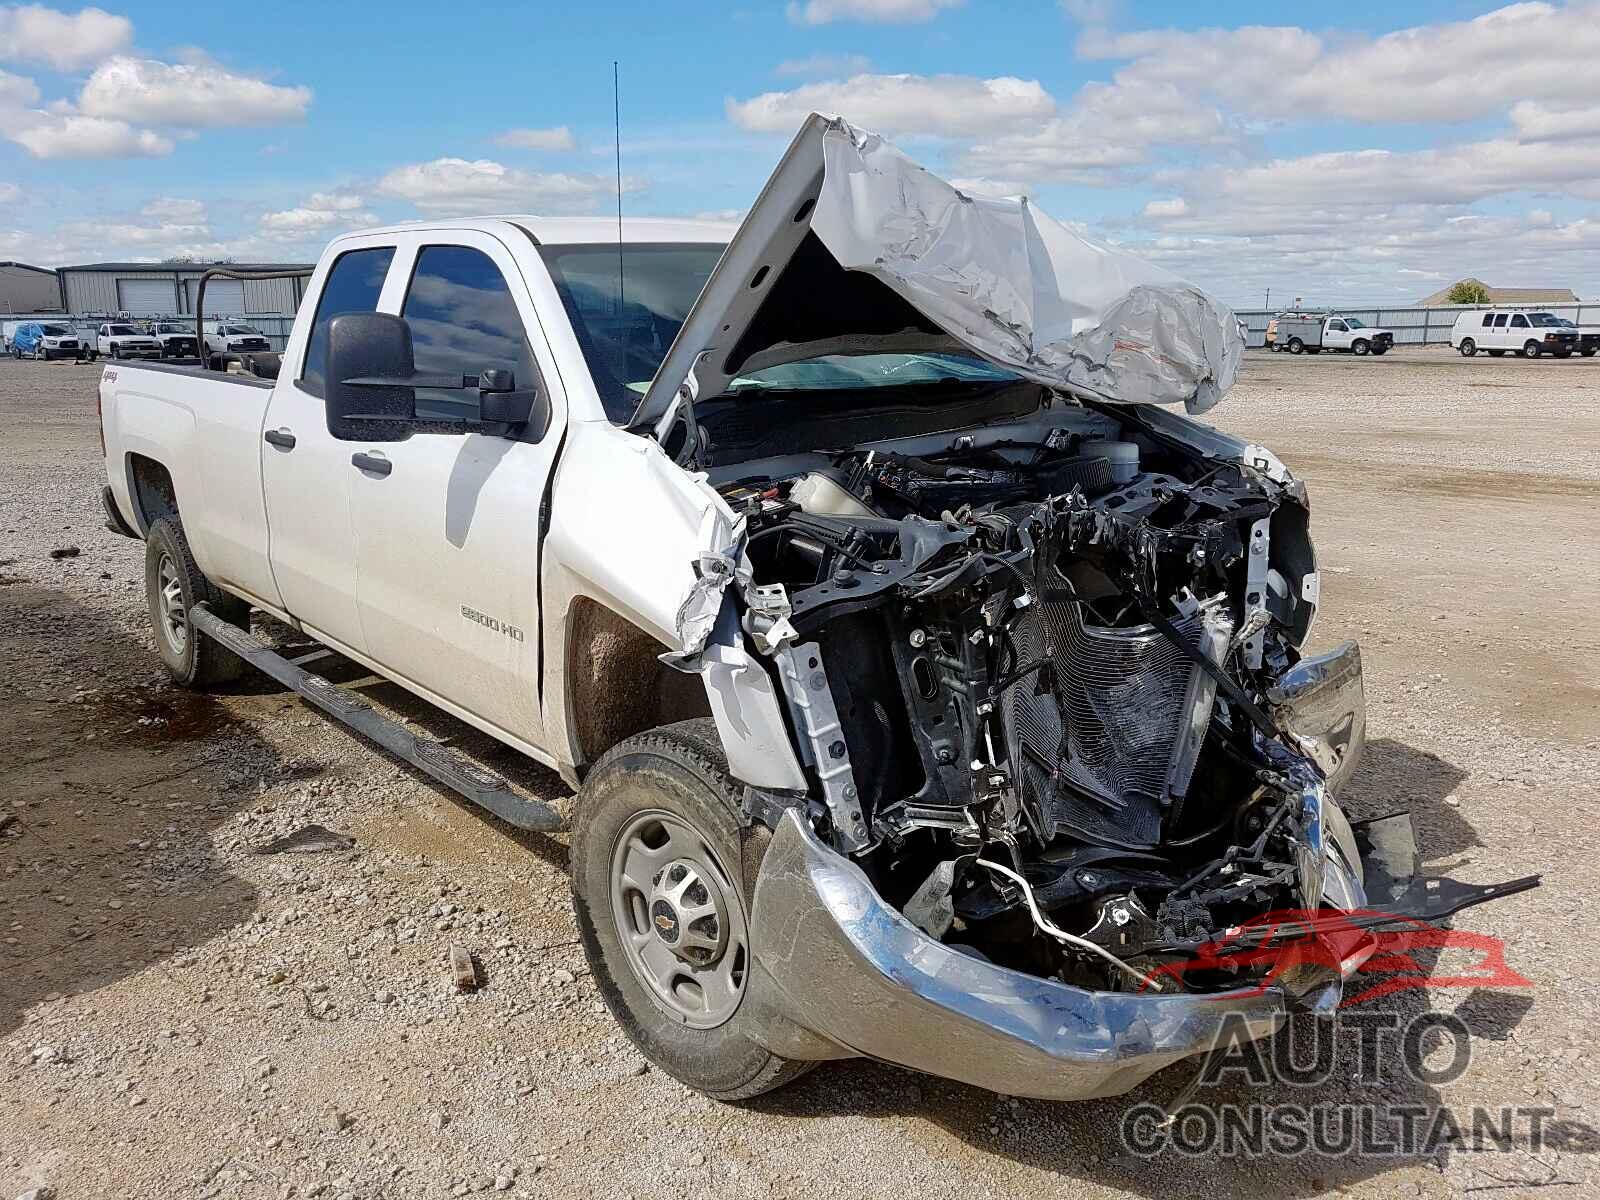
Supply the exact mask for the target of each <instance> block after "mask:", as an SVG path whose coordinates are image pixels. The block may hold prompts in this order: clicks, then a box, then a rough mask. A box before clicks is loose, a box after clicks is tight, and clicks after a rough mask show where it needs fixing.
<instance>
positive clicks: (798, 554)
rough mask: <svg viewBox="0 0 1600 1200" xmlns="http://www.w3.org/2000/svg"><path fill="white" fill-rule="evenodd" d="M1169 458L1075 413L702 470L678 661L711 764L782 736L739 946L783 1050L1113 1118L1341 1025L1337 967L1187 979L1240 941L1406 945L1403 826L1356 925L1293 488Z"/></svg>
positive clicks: (752, 801)
mask: <svg viewBox="0 0 1600 1200" xmlns="http://www.w3.org/2000/svg"><path fill="white" fill-rule="evenodd" d="M1046 412H1049V406H1048V405H1047V406H1046ZM1174 428H1175V427H1174V426H1173V425H1172V424H1171V421H1170V419H1169V420H1168V421H1167V422H1165V429H1164V430H1163V429H1158V428H1157V423H1155V422H1146V421H1145V420H1144V419H1143V418H1142V417H1141V416H1140V415H1139V414H1138V413H1136V412H1134V413H1130V412H1126V411H1116V410H1110V409H1104V410H1100V409H1095V408H1093V407H1081V406H1064V407H1059V408H1057V409H1056V410H1055V411H1054V412H1053V414H1050V415H1049V416H1047V417H1045V418H1041V419H1036V420H1035V421H1032V422H1022V423H1019V424H1017V425H1014V426H1011V427H1005V426H997V427H993V428H988V429H981V430H976V431H971V432H965V433H960V434H955V435H950V436H945V437H937V438H924V439H920V440H918V441H917V442H916V445H915V449H914V451H912V450H892V449H885V448H873V449H866V450H858V451H851V452H846V453H824V452H819V453H810V454H802V455H789V456H786V457H785V458H783V459H782V460H778V461H776V462H769V463H764V464H746V465H744V466H740V467H737V468H730V469H729V470H727V471H724V472H717V473H714V474H720V475H722V476H723V478H722V479H721V480H720V482H718V483H717V484H716V486H717V489H718V491H719V492H720V493H721V494H722V496H723V498H724V499H725V501H726V502H727V504H728V506H729V508H730V510H731V511H732V512H733V513H734V514H735V516H736V526H735V527H734V529H733V530H732V531H731V534H730V540H731V544H730V545H729V546H728V547H726V548H725V551H724V552H723V553H722V554H720V555H715V554H708V555H707V556H706V557H705V558H704V559H703V560H702V566H701V574H702V584H703V586H702V587H701V588H699V589H698V590H697V602H691V603H690V604H688V605H686V607H685V612H684V614H683V616H684V618H685V624H684V629H685V632H686V633H688V634H689V635H690V636H689V637H688V638H687V639H686V640H687V641H690V642H696V641H697V642H698V643H699V651H698V653H694V652H691V653H690V654H688V655H687V656H679V661H680V663H681V664H682V665H685V666H689V667H692V668H696V669H700V670H703V671H705V672H706V673H707V679H708V684H711V685H712V687H711V691H712V695H713V707H714V708H715V709H716V710H717V712H718V716H719V720H720V723H721V724H722V726H723V728H724V731H725V739H726V738H729V737H735V738H743V737H745V736H751V737H756V738H758V739H759V738H763V737H764V738H766V739H767V741H768V742H769V743H771V744H774V745H775V744H776V743H777V741H778V739H781V738H784V737H785V736H786V737H787V739H788V740H789V744H790V745H792V746H793V747H794V748H795V751H796V758H797V759H798V762H799V765H800V768H801V770H800V772H799V775H800V778H799V779H797V780H796V783H797V786H794V787H787V788H785V787H771V786H764V787H751V788H749V789H748V791H747V809H748V815H749V816H750V818H751V819H752V820H754V821H759V822H761V823H763V824H766V825H768V826H769V827H770V828H771V829H772V830H773V838H772V843H771V848H770V850H769V851H768V855H767V858H766V860H765V862H764V865H763V867H762V871H761V877H760V880H759V882H758V885H757V888H756V893H755V903H754V911H753V914H752V919H753V931H752V937H753V948H754V954H755V959H756V967H755V973H754V979H755V981H756V984H755V986H756V987H757V992H758V994H759V995H762V996H764V997H765V999H764V1000H763V1001H761V1002H763V1003H765V1004H767V1005H768V1006H769V1007H770V1008H771V1009H772V1010H773V1012H774V1014H776V1015H777V1016H778V1017H781V1018H783V1020H779V1021H777V1022H776V1025H775V1028H778V1029H780V1030H783V1029H786V1030H787V1031H788V1032H787V1033H778V1034H775V1035H774V1037H775V1038H779V1039H783V1040H784V1044H783V1045H782V1047H781V1048H780V1047H774V1049H779V1050H780V1052H782V1053H786V1054H788V1055H790V1056H792V1057H795V1056H797V1057H827V1056H830V1055H834V1054H845V1053H860V1054H868V1055H872V1056H874V1057H878V1058H883V1059H887V1060H890V1061H894V1062H898V1063H902V1064H904V1065H907V1066H911V1067H916V1068H919V1069H922V1070H927V1071H931V1072H935V1073H938V1074H942V1075H947V1076H951V1077H954V1078H959V1079H962V1080H965V1081H967V1082H971V1083H975V1084H978V1085H981V1086H984V1087H989V1088H992V1089H994V1090H997V1091H1003V1092H1008V1093H1012V1094H1025V1095H1033V1096H1040V1097H1050V1098H1060V1099H1066V1098H1074V1097H1085V1096H1094V1095H1107V1094H1114V1093H1117V1092H1121V1091H1125V1090H1127V1089H1128V1088H1129V1087H1132V1086H1134V1085H1135V1084H1137V1083H1138V1082H1139V1081H1140V1080H1142V1079H1143V1078H1145V1077H1146V1076H1148V1075H1149V1074H1150V1073H1151V1072H1153V1071H1155V1070H1158V1069H1160V1068H1161V1067H1162V1066H1164V1065H1166V1064H1168V1063H1170V1062H1173V1061H1175V1060H1177V1059H1180V1058H1183V1057H1186V1056H1189V1055H1192V1054H1196V1053H1201V1052H1204V1051H1205V1050H1207V1049H1209V1048H1210V1046H1211V1045H1212V1044H1213V1042H1214V1040H1215V1038H1216V1037H1217V1036H1218V1035H1219V1033H1220V1032H1221V1031H1222V1030H1223V1029H1224V1026H1225V1024H1227V1023H1229V1022H1232V1023H1233V1024H1232V1026H1231V1028H1232V1029H1233V1030H1234V1031H1235V1033H1237V1032H1239V1031H1243V1032H1245V1033H1246V1034H1248V1035H1249V1036H1264V1035H1266V1034H1268V1033H1270V1032H1272V1031H1273V1030H1274V1029H1275V1028H1276V1027H1277V1025H1278V1024H1279V1022H1280V1021H1281V1019H1282V1017H1283V1014H1284V1013H1285V1012H1286V1011H1288V1009H1290V1008H1292V1007H1295V1006H1303V1007H1311V1008H1316V1009H1319V1010H1327V1009H1329V1008H1331V1007H1333V1006H1335V1005H1336V1004H1337V1002H1338V999H1339V995H1340V988H1341V985H1342V982H1343V980H1344V978H1345V977H1347V976H1348V975H1349V974H1350V972H1351V971H1353V970H1354V969H1356V967H1358V966H1359V964H1360V962H1361V961H1362V958H1363V955H1361V954H1360V953H1359V952H1350V953H1346V954H1344V955H1342V956H1341V958H1340V959H1339V960H1337V961H1325V962H1315V961H1312V962H1299V963H1298V964H1297V966H1296V968H1295V969H1294V970H1290V971H1283V970H1274V969H1273V964H1272V963H1270V962H1269V961H1268V957H1270V956H1257V957H1254V958H1247V959H1241V958H1239V957H1237V956H1236V957H1234V958H1232V959H1229V960H1227V961H1224V962H1215V961H1212V960H1210V959H1208V957H1207V952H1208V951H1207V948H1208V947H1212V946H1214V945H1216V944H1217V943H1218V942H1219V941H1222V940H1225V939H1227V938H1229V937H1230V936H1235V935H1236V934H1237V931H1238V930H1239V929H1241V928H1250V927H1253V926H1254V925H1255V924H1256V923H1258V922H1259V921H1260V919H1261V918H1262V916H1263V914H1268V913H1298V914H1315V913H1317V912H1318V911H1320V910H1324V909H1330V910H1337V911H1341V912H1354V911H1358V910H1359V911H1361V912H1363V913H1366V912H1367V911H1368V910H1369V909H1371V908H1378V907H1383V908H1385V911H1389V912H1393V913H1394V914H1396V916H1405V915H1408V914H1410V915H1422V914H1421V913H1420V911H1417V912H1414V911H1413V910H1414V909H1415V908H1416V904H1422V905H1424V906H1425V905H1426V904H1427V903H1428V901H1427V899H1426V894H1424V893H1417V894H1416V895H1415V896H1413V895H1412V894H1411V893H1408V892H1407V891H1406V889H1405V888H1404V887H1403V886H1402V887H1398V888H1397V887H1396V886H1395V881H1396V879H1399V878H1400V876H1401V870H1400V868H1398V867H1396V866H1395V863H1396V861H1398V860H1399V859H1402V858H1404V849H1403V845H1401V843H1404V842H1405V841H1406V840H1407V839H1409V836H1410V834H1409V825H1408V824H1405V827H1404V828H1403V829H1399V828H1396V826H1395V825H1394V823H1393V822H1391V823H1390V824H1389V825H1388V826H1387V827H1386V829H1385V837H1386V839H1387V843H1386V844H1387V849H1386V851H1385V855H1386V857H1385V858H1384V865H1383V867H1382V870H1383V880H1384V890H1383V892H1382V894H1381V896H1372V895H1370V894H1369V889H1368V886H1367V872H1368V869H1369V868H1368V866H1367V865H1366V862H1365V861H1364V859H1365V860H1369V861H1370V859H1371V851H1370V849H1369V848H1368V847H1366V846H1365V845H1364V840H1363V837H1362V836H1361V833H1362V830H1360V829H1353V828H1352V826H1351V824H1350V822H1349V821H1348V820H1347V819H1346V817H1345V815H1344V813H1343V812H1342V811H1341V809H1340V807H1339V803H1338V798H1337V797H1338V792H1339V789H1340V787H1341V786H1342V785H1343V783H1344V782H1345V781H1346V780H1347V779H1348V778H1349V776H1350V774H1351V772H1352V771H1353V770H1354V769H1355V767H1356V765H1357V763H1358V762H1359V760H1360V757H1361V752H1362V747H1363V743H1364V740H1365V716H1364V701H1363V694H1362V679H1361V658H1360V652H1359V650H1358V648H1357V647H1356V646H1355V644H1354V643H1346V644H1344V645H1343V646H1340V647H1338V648H1336V649H1335V650H1333V651H1332V652H1330V653H1326V654H1321V655H1315V656H1306V655H1304V654H1303V653H1302V647H1303V646H1304V644H1305V641H1306V638H1307V636H1308V634H1309V631H1310V628H1311V624H1312V621H1313V618H1314V616H1315V611H1316V605H1317V600H1318V588H1317V583H1318V575H1317V571H1316V564H1315V559H1314V556H1313V552H1312V547H1311V542H1310V538H1309V534H1308V510H1307V500H1306V495H1305V491H1304V488H1303V487H1302V486H1301V485H1300V484H1299V483H1298V482H1297V481H1296V480H1295V479H1294V478H1293V477H1292V476H1291V475H1289V474H1288V473H1287V472H1286V471H1285V470H1283V468H1282V466H1281V464H1278V463H1277V461H1276V460H1275V459H1272V458H1271V456H1270V455H1266V454H1264V453H1262V452H1260V451H1257V450H1255V449H1254V448H1243V447H1237V446H1236V447H1235V448H1236V450H1237V451H1238V453H1237V455H1236V456H1235V457H1231V458H1229V457H1223V456H1222V455H1220V454H1218V453H1216V452H1215V451H1216V449H1217V447H1216V446H1212V447H1210V451H1211V452H1204V451H1202V450H1201V449H1198V448H1197V447H1196V446H1195V445H1191V444H1186V443H1185V442H1184V441H1181V440H1179V439H1178V438H1176V437H1174V436H1172V432H1173V430H1174ZM1196 428H1198V427H1196ZM1205 433H1206V435H1207V436H1209V437H1212V438H1215V437H1216V436H1217V435H1215V434H1213V433H1211V431H1205ZM730 662H734V663H736V664H737V670H735V671H733V672H732V673H730V671H729V669H728V664H729V663H730ZM773 712H776V713H779V714H781V717H782V722H783V727H782V728H774V727H773V726H774V722H773V720H772V719H771V718H770V716H769V717H768V718H767V719H766V720H763V719H762V718H761V715H760V714H761V713H768V714H770V713H773ZM786 748H787V747H785V749H786ZM737 757H738V755H737V749H734V750H730V759H731V760H737ZM1399 820H1400V821H1401V822H1402V823H1405V822H1404V818H1399ZM1397 845H1398V846H1400V848H1399V849H1397ZM1413 853H1414V851H1413ZM1411 869H1414V862H1413V863H1412V865H1411V867H1410V868H1408V870H1411ZM1404 882H1408V879H1406V880H1402V883H1404ZM1469 891H1470V890H1469ZM1494 894H1499V893H1494ZM1453 895H1454V896H1455V898H1456V900H1457V901H1458V903H1457V904H1456V905H1455V907H1461V906H1463V905H1464V904H1467V903H1476V902H1478V900H1481V899H1487V898H1490V896H1489V894H1480V893H1478V892H1470V894H1468V893H1453ZM1408 897H1409V898H1408ZM1412 900H1415V901H1416V904H1413V903H1412ZM1408 905H1409V907H1408ZM1436 916H1437V914H1431V915H1429V916H1428V917H1427V919H1435V917H1436ZM1362 923H1363V927H1366V926H1368V925H1372V924H1375V922H1374V921H1372V919H1371V918H1370V917H1369V916H1363V918H1362ZM1241 964H1243V965H1241ZM807 1038H810V1039H812V1040H811V1041H810V1042H807V1041H806V1039H807ZM797 1040H798V1044H800V1045H801V1049H798V1050H797V1048H796V1045H797ZM807 1047H809V1048H807Z"/></svg>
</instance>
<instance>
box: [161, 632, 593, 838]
mask: <svg viewBox="0 0 1600 1200" xmlns="http://www.w3.org/2000/svg"><path fill="white" fill-rule="evenodd" d="M189 620H190V621H191V622H192V623H193V624H194V627H195V628H196V629H197V630H199V631H200V632H201V633H204V634H205V635H206V636H207V637H209V638H212V639H214V640H215V641H218V642H220V643H222V645H224V646H225V647H227V648H228V649H229V650H231V651H232V652H233V653H234V654H237V655H238V656H239V657H240V658H242V659H244V660H245V662H247V663H249V664H250V665H251V666H252V667H255V668H256V669H257V670H259V671H263V672H265V673H266V674H268V675H270V676H272V678H274V679H276V680H277V681H278V682H279V683H281V684H283V685H284V686H285V687H287V688H292V689H293V690H294V691H296V692H298V693H300V696H301V697H302V698H303V699H304V700H305V701H306V702H307V703H309V704H311V705H312V706H314V707H316V708H319V709H321V710H322V711H323V712H325V713H327V714H328V716H330V717H332V718H333V719H334V720H335V721H338V722H339V723H341V724H342V725H345V726H348V727H349V728H350V729H353V730H355V731H356V732H357V733H359V734H361V735H362V736H363V737H365V738H369V739H371V740H372V741H374V742H377V743H378V745H380V746H382V747H383V748H384V749H385V750H387V751H389V753H390V754H393V755H394V756H395V757H397V758H403V759H405V761H406V762H408V763H410V764H411V765H412V766H414V767H416V768H417V769H418V770H421V771H426V772H427V773H428V774H429V775H432V776H433V777H434V778H435V779H437V780H438V781H439V782H440V783H442V784H444V785H445V787H447V788H449V789H451V790H452V791H454V792H459V793H460V794H461V795H463V796H465V797H466V798H467V799H468V800H471V801H472V802H473V803H474V804H476V805H479V806H480V807H482V808H486V809H488V810H489V811H490V812H492V813H493V814H494V815H495V816H497V817H499V818H500V819H501V820H502V821H505V822H507V823H508V824H511V825H515V826H517V828H519V829H531V830H533V831H534V832H536V833H555V832H557V831H559V830H561V829H563V828H565V825H564V824H563V822H562V820H561V815H560V814H559V813H557V812H556V811H555V809H553V808H551V807H550V806H549V805H547V804H540V803H539V802H538V801H537V800H529V799H528V798H527V797H525V796H521V795H519V794H517V793H516V792H514V791H512V790H511V785H510V784H509V783H507V782H506V780H505V779H503V778H502V777H501V776H499V775H497V774H495V773H494V772H493V771H489V770H485V769H484V768H483V767H480V766H478V765H477V764H476V763H471V762H468V761H467V760H466V759H464V758H462V757H461V756H460V755H459V754H456V753H455V752H454V751H453V750H451V749H449V748H448V747H446V746H442V745H440V744H439V743H438V742H435V741H430V740H429V739H427V738H419V737H417V736H416V735H415V734H414V733H412V732H411V731H410V730H409V729H407V728H406V727H405V726H403V725H401V724H399V723H398V722H395V721H391V720H389V718H388V717H385V716H382V715H381V714H379V713H378V712H377V711H376V710H374V709H373V707H372V705H370V704H368V703H367V702H366V701H365V700H363V699H362V698H361V697H360V696H357V695H353V694H352V693H350V692H347V691H345V690H344V689H343V688H340V687H337V686H335V685H334V684H331V683H329V682H328V681H327V680H326V679H324V678H323V677H322V676H320V675H313V674H312V673H311V672H310V671H307V670H304V669H303V668H301V667H298V666H296V665H295V664H294V663H292V662H290V661H289V660H288V659H287V658H284V657H283V656H282V655H281V654H278V653H277V652H276V651H274V650H271V649H269V648H268V647H266V646H263V645H262V644H261V643H260V642H258V641H256V639H255V638H254V637H252V636H251V635H250V634H249V633H247V632H246V631H245V630H243V629H240V628H239V627H238V626H237V625H230V624H228V622H226V621H224V620H223V619H222V618H221V617H219V616H217V615H216V613H214V612H212V611H211V610H210V609H209V608H207V607H206V606H205V605H204V604H196V605H195V606H194V607H193V608H191V609H190V610H189Z"/></svg>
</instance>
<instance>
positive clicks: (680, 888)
mask: <svg viewBox="0 0 1600 1200" xmlns="http://www.w3.org/2000/svg"><path fill="white" fill-rule="evenodd" d="M577 808H578V819H577V827H576V829H575V830H574V832H573V838H572V892H573V909H574V911H575V912H576V915H577V919H578V933H579V936H580V938H581V939H582V942H583V952H584V955H585V957H587V959H588V960H589V968H590V970H591V972H592V973H593V975H594V980H595V983H596V985H597V986H598V987H599V989H600V995H601V998H602V999H604V1000H605V1003H606V1007H607V1008H609V1009H610V1010H611V1015H612V1016H613V1017H615V1018H616V1020H617V1023H618V1024H619V1025H621V1026H622V1029H623V1032H624V1033H626V1034H627V1035H628V1037H629V1039H630V1040H631V1041H632V1042H633V1044H634V1045H635V1046H636V1047H638V1049H639V1052H640V1053H641V1054H643V1055H644V1056H645V1058H647V1059H648V1060H649V1061H650V1062H651V1063H653V1064H655V1066H657V1067H659V1068H660V1069H661V1070H663V1071H665V1072H666V1073H667V1074H668V1075H671V1076H672V1077H673V1078H674V1079H677V1080H679V1081H680V1082H682V1083H684V1084H686V1085H687V1086H689V1087H691V1088H694V1089H695V1090H696V1091H699V1092H704V1093H705V1094H706V1095H708V1096H711V1097H713V1098H715V1099H718V1100H743V1099H747V1098H749V1097H751V1096H759V1095H761V1094H762V1093H763V1092H770V1091H772V1090H773V1089H775V1088H779V1087H782V1086H784V1085H785V1084H787V1083H790V1082H791V1081H793V1080H795V1079H797V1078H799V1077H800V1076H801V1075H802V1074H804V1073H805V1072H806V1070H807V1069H809V1068H810V1066H811V1065H812V1064H810V1063H807V1062H794V1061H790V1060H788V1059H784V1058H779V1057H778V1056H777V1055H775V1054H772V1053H770V1052H769V1051H767V1050H766V1049H765V1048H764V1047H762V1046H761V1045H760V1043H759V1042H758V1040H757V1039H758V1037H759V1036H760V1034H761V1031H762V1026H761V1022H760V1017H759V1016H758V1015H757V1012H756V1006H755V1005H754V1004H751V1003H746V1002H745V999H746V997H745V986H746V983H747V981H748V979H749V976H750V971H751V966H752V964H751V947H750V937H749V929H750V904H751V900H752V898H753V895H754V890H755V879H756V873H757V870H758V869H759V867H760V865H761V859H762V857H763V855H765V853H766V848H767V845H768V842H769V841H770V834H769V833H768V832H767V830H766V829H765V828H763V827H760V826H754V827H749V828H745V827H742V826H741V825H740V822H739V819H738V817H737V815H736V814H737V812H738V808H739V789H738V787H737V785H736V784H735V783H734V781H733V779H732V777H731V776H730V775H729V774H728V763H727V758H726V756H725V755H724V754H723V751H722V744H721V741H720V740H719V739H718V737H717V731H716V725H715V723H714V722H712V721H711V720H710V719H708V718H699V719H697V720H693V721H680V722H678V723H677V724H674V725H666V726H663V727H662V728H660V729H655V730H651V731H650V732H648V733H641V734H638V735H636V736H634V737H631V738H628V739H627V740H626V741H624V742H621V743H620V744H618V745H616V746H614V747H612V748H611V750H609V751H607V753H606V754H605V755H604V756H603V757H602V758H601V759H600V761H599V762H598V763H596V764H595V767H594V769H593V770H592V771H591V772H590V773H589V776H588V778H587V779H586V780H585V781H584V785H583V789H582V791H581V792H579V794H578V805H577Z"/></svg>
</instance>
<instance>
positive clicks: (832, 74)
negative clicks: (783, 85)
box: [772, 54, 872, 79]
mask: <svg viewBox="0 0 1600 1200" xmlns="http://www.w3.org/2000/svg"><path fill="white" fill-rule="evenodd" d="M871 69H872V60H871V59H870V58H868V57H867V56H866V55H865V54H812V55H808V56H807V57H805V58H790V59H786V60H785V61H783V62H781V63H779V64H778V65H777V66H776V67H774V68H773V69H772V73H773V74H774V75H785V76H790V77H792V78H797V79H848V78H849V77H850V76H852V75H865V74H866V73H867V72H868V71H870V70H871Z"/></svg>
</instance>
